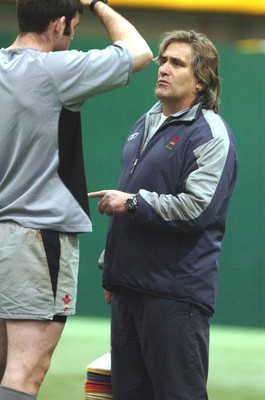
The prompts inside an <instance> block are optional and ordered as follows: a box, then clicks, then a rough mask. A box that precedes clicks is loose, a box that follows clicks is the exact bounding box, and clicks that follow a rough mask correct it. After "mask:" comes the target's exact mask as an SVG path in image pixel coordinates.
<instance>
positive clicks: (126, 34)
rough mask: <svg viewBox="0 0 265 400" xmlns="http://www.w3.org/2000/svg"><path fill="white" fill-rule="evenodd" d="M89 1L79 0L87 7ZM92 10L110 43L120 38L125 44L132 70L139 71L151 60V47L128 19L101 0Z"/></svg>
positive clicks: (90, 1) (90, 0)
mask: <svg viewBox="0 0 265 400" xmlns="http://www.w3.org/2000/svg"><path fill="white" fill-rule="evenodd" d="M91 3H92V0H81V4H82V5H83V6H84V7H89V6H90V4H91ZM94 12H95V13H96V14H97V16H98V18H99V19H100V21H101V23H102V24H103V26H104V27H105V29H106V30H107V32H108V35H109V37H110V39H111V41H112V43H114V42H116V41H117V40H122V41H123V42H124V43H125V44H126V45H127V47H128V49H129V51H130V53H131V56H132V62H133V72H136V71H140V70H141V69H143V68H144V67H146V65H147V64H149V63H150V62H151V60H152V57H153V53H152V51H151V49H150V48H149V46H148V44H147V43H146V41H145V40H144V38H143V37H142V36H141V35H140V34H139V32H138V31H137V30H136V29H135V27H134V26H133V25H132V24H131V23H130V22H129V21H127V20H126V19H125V18H124V17H123V16H121V15H120V14H119V13H117V12H116V11H114V10H113V9H112V8H110V7H109V6H108V5H107V4H105V3H104V2H103V1H97V2H96V3H95V5H94Z"/></svg>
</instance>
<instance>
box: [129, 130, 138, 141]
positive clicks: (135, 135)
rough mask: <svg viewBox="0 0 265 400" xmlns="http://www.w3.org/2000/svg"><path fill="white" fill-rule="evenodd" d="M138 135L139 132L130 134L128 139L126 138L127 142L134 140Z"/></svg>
mask: <svg viewBox="0 0 265 400" xmlns="http://www.w3.org/2000/svg"><path fill="white" fill-rule="evenodd" d="M138 135H139V132H135V133H132V134H131V135H130V136H129V137H128V139H127V140H128V141H129V140H133V139H135V138H137V136H138Z"/></svg>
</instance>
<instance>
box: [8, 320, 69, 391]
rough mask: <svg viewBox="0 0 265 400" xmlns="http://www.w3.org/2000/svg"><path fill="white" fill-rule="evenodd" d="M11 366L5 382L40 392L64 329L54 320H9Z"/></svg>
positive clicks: (61, 324)
mask: <svg viewBox="0 0 265 400" xmlns="http://www.w3.org/2000/svg"><path fill="white" fill-rule="evenodd" d="M6 326H7V338H8V353H7V365H6V369H5V373H4V376H3V379H2V382H1V384H2V385H3V386H6V387H9V388H12V389H16V390H20V391H22V392H25V393H29V394H32V395H34V396H36V395H37V393H38V391H39V388H40V385H41V383H42V381H43V379H44V377H45V375H46V372H47V371H48V369H49V366H50V361H51V357H52V354H53V351H54V349H55V347H56V345H57V343H58V340H59V338H60V336H61V333H62V331H63V328H64V324H63V323H58V322H54V321H32V320H31V321H28V320H7V321H6Z"/></svg>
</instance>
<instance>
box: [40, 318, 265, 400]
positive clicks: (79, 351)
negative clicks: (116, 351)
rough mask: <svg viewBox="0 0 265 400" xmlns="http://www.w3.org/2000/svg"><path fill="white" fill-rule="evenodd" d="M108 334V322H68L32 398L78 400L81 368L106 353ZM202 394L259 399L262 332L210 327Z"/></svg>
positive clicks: (263, 368) (264, 391)
mask: <svg viewBox="0 0 265 400" xmlns="http://www.w3.org/2000/svg"><path fill="white" fill-rule="evenodd" d="M109 336H110V322H109V320H108V319H104V318H85V317H71V318H69V319H68V321H67V324H66V327H65V330H64V332H63V335H62V338H61V340H60V342H59V344H58V346H57V348H56V350H55V352H54V355H53V359H52V364H51V367H50V370H49V372H48V374H47V376H46V378H45V381H44V382H43V384H42V388H41V390H40V393H39V396H38V400H84V399H85V394H84V389H83V387H84V382H85V379H86V367H87V365H88V363H90V362H91V361H93V360H94V359H96V358H98V357H100V356H101V355H103V354H104V353H106V352H108V351H109V342H110V341H109ZM208 391H209V399H210V400H265V330H263V329H250V328H234V327H219V326H215V325H214V326H212V328H211V345H210V370H209V379H208ZM125 400H126V399H125ZM146 400H148V399H146Z"/></svg>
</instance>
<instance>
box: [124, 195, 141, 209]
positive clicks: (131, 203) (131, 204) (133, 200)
mask: <svg viewBox="0 0 265 400" xmlns="http://www.w3.org/2000/svg"><path fill="white" fill-rule="evenodd" d="M137 205H138V202H137V197H136V195H134V196H131V197H129V198H128V199H127V200H126V201H125V206H126V208H127V210H128V211H135V210H136V208H137Z"/></svg>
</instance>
